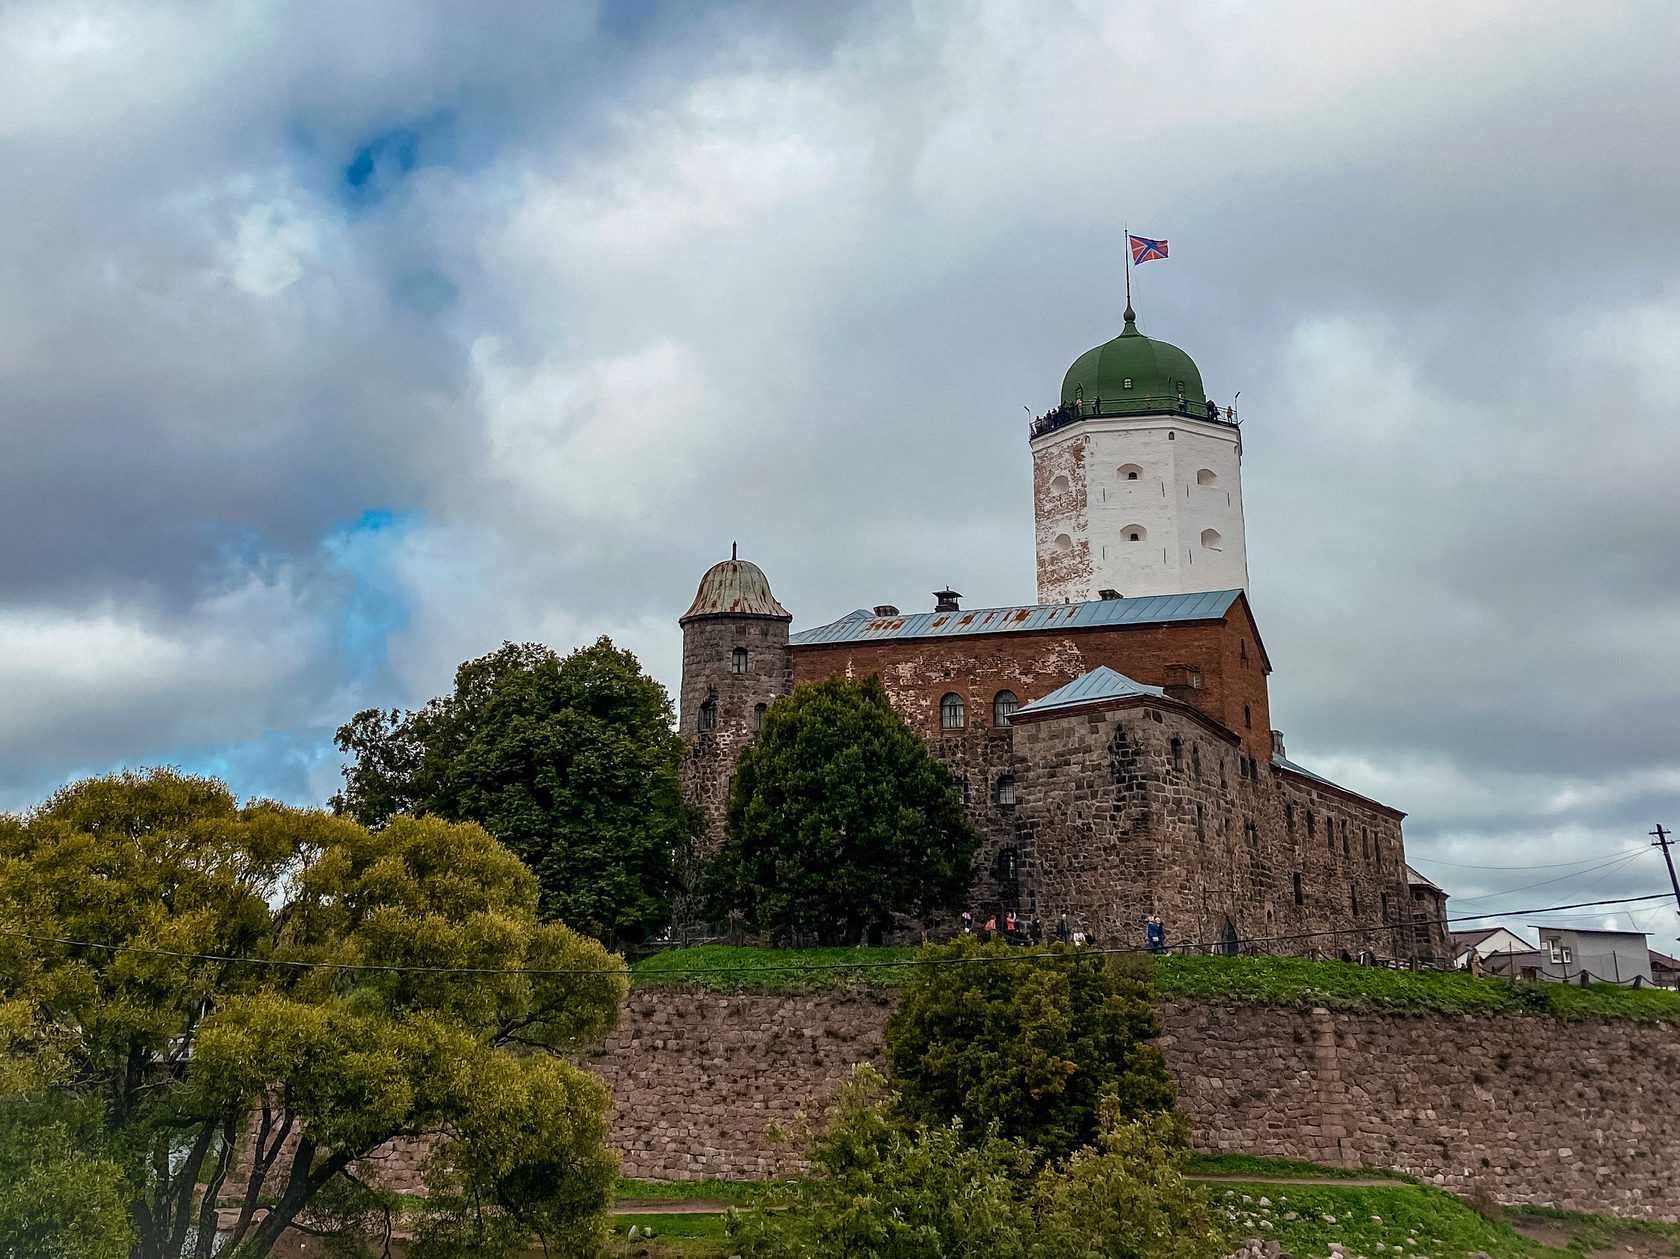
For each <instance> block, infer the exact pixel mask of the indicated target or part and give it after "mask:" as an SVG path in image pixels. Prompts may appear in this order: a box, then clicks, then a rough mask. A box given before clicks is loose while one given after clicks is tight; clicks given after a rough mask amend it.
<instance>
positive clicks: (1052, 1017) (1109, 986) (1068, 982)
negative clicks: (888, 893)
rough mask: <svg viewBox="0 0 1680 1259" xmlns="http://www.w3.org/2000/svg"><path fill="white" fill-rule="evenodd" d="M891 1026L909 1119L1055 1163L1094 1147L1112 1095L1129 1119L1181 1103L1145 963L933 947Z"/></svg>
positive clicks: (1059, 952) (1070, 951)
mask: <svg viewBox="0 0 1680 1259" xmlns="http://www.w3.org/2000/svg"><path fill="white" fill-rule="evenodd" d="M924 954H925V956H926V958H927V960H928V961H929V962H931V963H933V964H932V965H928V966H921V967H916V968H915V971H914V974H913V975H912V976H911V978H910V980H909V982H908V983H907V984H906V986H905V988H904V991H903V995H902V997H901V999H900V1002H899V1006H898V1009H897V1010H896V1011H894V1013H893V1016H892V1019H891V1020H890V1021H889V1023H888V1025H887V1062H888V1063H889V1065H890V1067H891V1071H892V1076H893V1080H894V1083H895V1084H896V1085H897V1087H898V1088H899V1089H900V1091H901V1093H902V1097H903V1104H904V1106H905V1109H906V1112H907V1113H908V1114H909V1115H910V1116H911V1117H913V1118H915V1119H918V1120H922V1121H924V1122H928V1123H945V1122H948V1121H950V1120H953V1119H961V1120H962V1121H963V1122H964V1123H965V1124H967V1125H968V1128H969V1130H970V1131H971V1132H984V1131H986V1130H987V1127H988V1125H992V1124H995V1125H997V1128H998V1130H999V1131H1000V1132H1001V1133H1002V1134H1003V1135H1004V1136H1007V1137H1019V1138H1020V1139H1022V1140H1024V1141H1026V1142H1028V1143H1029V1144H1031V1145H1032V1146H1034V1147H1035V1148H1037V1149H1039V1150H1042V1151H1044V1152H1045V1153H1047V1154H1049V1155H1052V1156H1061V1155H1065V1154H1067V1153H1069V1152H1070V1151H1072V1150H1073V1149H1074V1148H1075V1147H1077V1146H1081V1145H1085V1144H1087V1143H1089V1142H1090V1141H1092V1140H1093V1139H1094V1138H1095V1137H1096V1134H1097V1131H1098V1120H1099V1112H1100V1108H1101V1105H1102V1102H1103V1099H1104V1098H1105V1097H1106V1098H1109V1099H1111V1100H1112V1104H1113V1106H1114V1110H1115V1114H1116V1116H1117V1117H1118V1118H1122V1119H1132V1118H1138V1117H1141V1116H1146V1115H1150V1114H1154V1113H1157V1112H1165V1111H1170V1110H1171V1109H1172V1106H1173V1099H1174V1093H1173V1086H1172V1078H1171V1077H1170V1076H1169V1075H1168V1074H1167V1067H1166V1061H1165V1060H1164V1059H1163V1058H1162V1056H1161V1052H1160V1050H1159V1049H1157V1048H1156V1047H1155V1046H1154V1045H1151V1044H1149V1043H1148V1042H1149V1041H1150V1040H1152V1039H1153V1038H1154V1037H1156V1036H1158V1035H1159V1034H1160V1030H1161V1026H1160V1020H1159V1019H1158V1017H1157V1016H1156V1013H1155V1006H1154V1002H1153V1000H1152V997H1153V993H1152V990H1151V985H1150V983H1149V981H1148V979H1147V978H1146V977H1145V972H1142V971H1141V970H1139V969H1137V968H1136V967H1135V966H1134V965H1132V964H1131V963H1132V962H1133V961H1134V959H1125V960H1122V959H1121V958H1119V957H1113V956H1102V955H1093V954H1086V953H1082V952H1081V951H1080V950H1078V949H1074V948H1071V947H1070V946H1067V945H1053V946H1051V948H1049V949H1048V950H1041V951H1035V952H1033V953H1026V952H1024V951H1023V950H1021V949H1018V948H1011V947H1009V946H1008V945H1005V944H1003V943H1000V942H994V943H991V944H980V943H979V942H977V941H976V940H974V939H973V938H972V937H963V938H960V939H958V940H955V941H953V942H952V943H950V944H948V945H939V946H934V947H930V948H928V949H926V950H924Z"/></svg>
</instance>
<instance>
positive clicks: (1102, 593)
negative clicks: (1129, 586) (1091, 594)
mask: <svg viewBox="0 0 1680 1259" xmlns="http://www.w3.org/2000/svg"><path fill="white" fill-rule="evenodd" d="M1125 597H1126V596H1125V595H1123V594H1121V593H1120V592H1119V591H1118V590H1110V589H1109V588H1108V587H1107V586H1104V587H1103V588H1102V589H1101V590H1099V591H1097V598H1099V599H1124V598H1125Z"/></svg>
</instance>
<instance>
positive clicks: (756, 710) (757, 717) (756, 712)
mask: <svg viewBox="0 0 1680 1259" xmlns="http://www.w3.org/2000/svg"><path fill="white" fill-rule="evenodd" d="M767 707H768V706H767V705H765V704H754V705H753V733H754V734H758V733H759V732H760V731H762V730H763V729H764V714H765V711H766V709H767Z"/></svg>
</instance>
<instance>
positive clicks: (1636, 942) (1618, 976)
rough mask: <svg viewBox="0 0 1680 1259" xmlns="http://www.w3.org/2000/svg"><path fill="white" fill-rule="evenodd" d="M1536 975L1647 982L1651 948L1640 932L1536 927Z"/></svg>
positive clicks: (1569, 980) (1582, 980)
mask: <svg viewBox="0 0 1680 1259" xmlns="http://www.w3.org/2000/svg"><path fill="white" fill-rule="evenodd" d="M1535 930H1537V931H1538V932H1539V933H1540V964H1539V978H1541V979H1552V980H1560V981H1562V982H1564V983H1604V984H1649V983H1650V982H1651V950H1650V949H1649V948H1648V947H1647V946H1646V943H1645V941H1646V933H1645V932H1643V931H1576V930H1573V929H1570V928H1566V927H1536V928H1535Z"/></svg>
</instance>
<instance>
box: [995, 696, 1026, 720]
mask: <svg viewBox="0 0 1680 1259" xmlns="http://www.w3.org/2000/svg"><path fill="white" fill-rule="evenodd" d="M1020 706H1021V701H1020V700H1018V699H1016V698H1015V692H1014V691H999V692H998V693H997V694H996V695H994V696H992V724H993V725H994V726H1007V725H1008V724H1009V721H1010V718H1012V717H1013V716H1014V715H1015V710H1016V709H1017V708H1019V707H1020Z"/></svg>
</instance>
